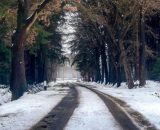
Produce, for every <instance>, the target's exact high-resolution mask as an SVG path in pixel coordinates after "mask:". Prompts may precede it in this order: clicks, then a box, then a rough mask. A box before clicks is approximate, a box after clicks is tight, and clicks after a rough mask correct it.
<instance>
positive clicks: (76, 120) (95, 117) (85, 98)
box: [64, 87, 122, 130]
mask: <svg viewBox="0 0 160 130" xmlns="http://www.w3.org/2000/svg"><path fill="white" fill-rule="evenodd" d="M76 88H77V89H78V92H79V106H78V107H77V108H76V109H75V111H74V113H73V115H72V116H71V118H70V120H69V122H68V124H67V125H66V127H65V129H64V130H122V129H121V127H120V125H119V123H117V121H116V120H115V119H114V117H113V116H112V114H111V113H110V112H109V110H108V108H107V107H106V106H105V104H104V102H103V101H102V100H101V99H100V97H98V96H97V94H95V93H93V92H92V91H90V90H88V89H86V88H82V87H76Z"/></svg>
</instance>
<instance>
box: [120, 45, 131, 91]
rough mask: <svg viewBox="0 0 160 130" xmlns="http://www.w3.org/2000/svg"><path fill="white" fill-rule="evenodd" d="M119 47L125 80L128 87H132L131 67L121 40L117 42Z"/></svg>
mask: <svg viewBox="0 0 160 130" xmlns="http://www.w3.org/2000/svg"><path fill="white" fill-rule="evenodd" d="M119 47H120V50H121V58H122V63H123V66H124V72H125V77H126V80H127V83H128V88H129V89H132V88H133V87H134V82H133V78H132V73H131V68H130V66H129V63H128V60H127V56H126V53H125V48H124V45H123V42H120V43H119Z"/></svg>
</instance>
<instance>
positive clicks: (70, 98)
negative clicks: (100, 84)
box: [0, 83, 158, 130]
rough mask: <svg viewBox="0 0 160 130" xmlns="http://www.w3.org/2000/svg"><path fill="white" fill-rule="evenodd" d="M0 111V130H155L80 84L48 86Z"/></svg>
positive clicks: (114, 100)
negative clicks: (44, 89)
mask: <svg viewBox="0 0 160 130" xmlns="http://www.w3.org/2000/svg"><path fill="white" fill-rule="evenodd" d="M0 110H1V111H0V130H44V129H45V130H158V129H156V128H155V127H154V126H153V125H151V124H150V122H149V121H146V120H145V118H144V120H143V115H142V116H141V115H140V114H139V113H137V112H136V111H134V110H133V109H130V108H129V107H128V106H127V105H126V103H125V102H124V101H121V100H120V99H117V98H115V97H113V96H110V95H107V94H106V93H103V92H100V91H99V90H97V89H96V88H95V87H94V89H93V86H90V87H89V86H87V85H84V84H83V85H82V84H73V83H64V84H59V85H57V86H52V87H51V88H49V89H48V90H47V91H42V92H39V93H37V94H27V95H24V96H23V97H22V98H20V99H19V100H17V101H14V102H10V103H6V104H4V105H2V106H0ZM135 118H136V119H135ZM139 118H140V120H138V119H139ZM141 119H142V120H141Z"/></svg>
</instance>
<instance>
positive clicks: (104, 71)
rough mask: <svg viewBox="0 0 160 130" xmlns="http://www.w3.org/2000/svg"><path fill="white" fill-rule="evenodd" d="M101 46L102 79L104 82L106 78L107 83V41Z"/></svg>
mask: <svg viewBox="0 0 160 130" xmlns="http://www.w3.org/2000/svg"><path fill="white" fill-rule="evenodd" d="M102 44H103V45H102V47H101V58H102V75H103V76H102V78H103V79H102V80H103V82H104V79H105V84H107V83H108V65H107V56H106V47H105V43H102Z"/></svg>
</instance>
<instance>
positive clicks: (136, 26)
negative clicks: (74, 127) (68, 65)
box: [0, 0, 160, 100]
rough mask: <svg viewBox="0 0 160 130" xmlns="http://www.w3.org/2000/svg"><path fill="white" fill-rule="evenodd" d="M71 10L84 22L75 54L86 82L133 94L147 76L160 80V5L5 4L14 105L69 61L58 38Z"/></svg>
mask: <svg viewBox="0 0 160 130" xmlns="http://www.w3.org/2000/svg"><path fill="white" fill-rule="evenodd" d="M65 4H67V5H68V4H71V5H72V6H73V8H67V7H66V9H73V10H74V11H77V9H76V8H78V12H79V17H80V18H81V19H80V20H79V23H78V27H77V28H78V29H77V33H76V35H77V39H76V40H75V41H74V42H72V43H73V44H72V47H71V48H72V51H73V54H74V55H75V58H74V62H73V64H76V65H77V69H78V70H79V71H80V72H81V74H82V76H83V78H84V80H87V81H90V80H92V81H96V82H101V83H103V82H105V83H106V84H107V83H113V84H115V83H117V86H120V84H121V82H122V81H127V83H128V87H129V88H133V87H134V80H139V82H140V84H139V85H140V86H143V85H145V80H146V76H147V73H149V74H148V75H150V76H151V77H149V78H153V79H159V77H160V71H159V68H160V67H159V56H160V53H159V52H160V45H159V44H158V43H159V42H160V39H159V37H160V36H159V35H160V34H159V32H160V31H159V28H160V27H159V15H160V9H159V7H160V2H159V0H152V1H150V0H143V1H142V0H139V1H138V0H122V1H117V0H106V1H104V0H87V1H86V0H82V1H81V2H80V1H79V0H74V1H71V0H65V1H64V2H62V1H61V0H32V1H31V0H17V1H13V0H1V2H0V29H1V32H0V54H1V56H0V81H1V83H9V77H10V90H11V92H12V100H15V99H18V98H19V97H20V96H22V95H23V93H24V92H25V91H26V90H27V83H33V82H42V81H44V80H48V81H51V80H55V75H54V73H55V70H56V66H57V64H60V63H62V62H63V61H64V60H65V56H63V52H62V46H61V44H60V42H59V41H60V39H61V38H60V34H58V32H56V27H57V21H58V20H60V18H61V17H60V16H62V15H63V13H62V12H63V6H64V5H65ZM75 6H76V8H75ZM15 14H16V15H15ZM158 48H159V49H158ZM10 64H11V65H10Z"/></svg>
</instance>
